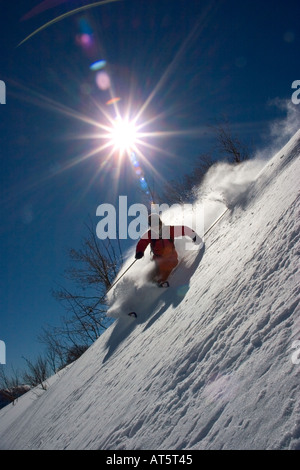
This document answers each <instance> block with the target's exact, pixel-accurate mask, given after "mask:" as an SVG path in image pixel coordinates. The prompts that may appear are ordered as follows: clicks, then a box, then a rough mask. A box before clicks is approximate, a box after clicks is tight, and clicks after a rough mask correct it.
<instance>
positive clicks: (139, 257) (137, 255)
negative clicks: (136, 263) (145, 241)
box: [135, 251, 144, 259]
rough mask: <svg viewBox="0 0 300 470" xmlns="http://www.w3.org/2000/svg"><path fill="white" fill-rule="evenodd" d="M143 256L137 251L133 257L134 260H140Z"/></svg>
mask: <svg viewBox="0 0 300 470" xmlns="http://www.w3.org/2000/svg"><path fill="white" fill-rule="evenodd" d="M143 256H144V253H143V252H142V251H138V252H137V253H136V255H135V259H141V258H142V257H143Z"/></svg>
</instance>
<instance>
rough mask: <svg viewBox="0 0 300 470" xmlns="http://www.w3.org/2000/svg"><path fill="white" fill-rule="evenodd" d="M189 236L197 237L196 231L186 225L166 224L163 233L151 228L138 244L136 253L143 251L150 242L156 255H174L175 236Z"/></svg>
mask: <svg viewBox="0 0 300 470" xmlns="http://www.w3.org/2000/svg"><path fill="white" fill-rule="evenodd" d="M182 236H189V237H191V238H192V239H193V240H194V239H195V238H196V232H194V230H192V229H191V228H189V227H186V226H184V225H164V226H163V227H162V229H161V233H158V232H155V230H151V229H149V230H148V232H146V233H145V234H144V235H143V236H142V238H141V239H140V241H139V242H138V244H137V246H136V253H143V254H144V251H145V250H146V248H147V246H148V245H149V243H150V244H151V250H152V253H153V255H154V256H159V257H160V256H172V254H175V253H176V251H175V246H174V238H179V237H182Z"/></svg>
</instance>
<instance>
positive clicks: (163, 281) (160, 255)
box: [135, 214, 197, 287]
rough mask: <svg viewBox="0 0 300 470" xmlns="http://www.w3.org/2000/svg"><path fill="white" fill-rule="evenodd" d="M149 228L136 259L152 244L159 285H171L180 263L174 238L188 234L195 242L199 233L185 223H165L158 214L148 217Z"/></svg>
mask: <svg viewBox="0 0 300 470" xmlns="http://www.w3.org/2000/svg"><path fill="white" fill-rule="evenodd" d="M148 225H149V227H150V228H149V230H148V231H147V232H146V233H145V234H144V235H143V236H142V238H141V239H140V240H139V242H138V244H137V246H136V254H135V258H136V259H141V258H142V257H143V256H144V252H145V250H146V248H147V246H148V245H149V244H150V246H151V252H152V259H153V260H154V261H155V266H156V276H155V279H156V281H157V285H158V286H159V287H169V283H168V281H167V279H168V277H169V275H170V274H171V272H172V271H173V269H174V268H175V267H176V266H177V264H178V254H177V251H176V249H175V245H174V238H176V237H181V236H184V235H187V236H189V237H191V239H192V240H193V242H194V243H195V242H196V240H197V234H196V232H194V230H192V229H191V228H189V227H186V226H184V225H177V226H174V225H169V226H167V225H164V224H163V222H162V220H161V219H160V217H159V215H158V214H150V215H149V217H148Z"/></svg>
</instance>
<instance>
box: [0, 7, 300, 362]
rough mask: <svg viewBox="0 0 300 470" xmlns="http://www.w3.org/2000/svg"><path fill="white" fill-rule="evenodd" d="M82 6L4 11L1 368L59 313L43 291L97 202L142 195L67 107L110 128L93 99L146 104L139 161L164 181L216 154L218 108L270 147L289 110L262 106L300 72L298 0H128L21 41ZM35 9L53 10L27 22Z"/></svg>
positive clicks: (33, 348) (34, 344) (56, 278)
mask: <svg viewBox="0 0 300 470" xmlns="http://www.w3.org/2000/svg"><path fill="white" fill-rule="evenodd" d="M87 3H93V2H86V1H76V0H74V1H72V0H69V1H66V2H59V1H55V2H52V7H51V2H50V1H49V2H47V3H45V2H41V1H39V0H36V1H33V0H30V1H29V0H22V1H18V0H17V1H16V2H6V3H5V6H4V5H3V4H2V6H1V7H0V13H1V14H0V44H1V61H0V80H3V81H5V83H6V91H7V98H6V104H5V105H0V145H1V149H0V158H1V172H0V179H1V193H0V204H1V228H0V250H1V271H0V276H1V298H0V339H1V340H3V341H5V343H6V346H7V363H8V365H14V366H15V367H20V368H22V367H23V366H24V365H25V364H24V360H22V356H25V357H27V358H30V359H32V358H34V355H35V354H36V353H37V352H39V351H41V350H42V346H41V345H40V344H39V343H38V341H37V336H38V335H39V334H40V332H41V329H42V327H43V326H44V325H45V324H47V323H51V324H54V325H55V324H57V323H58V322H59V317H60V316H61V315H62V314H63V313H64V312H63V310H62V308H61V306H60V305H59V304H58V303H57V302H56V301H55V300H54V299H53V297H52V295H51V290H52V289H53V288H55V285H56V283H59V282H61V281H62V276H63V272H64V270H65V269H66V268H67V267H68V265H69V262H68V257H67V254H66V253H67V250H68V249H69V248H73V247H74V248H78V247H79V244H80V241H81V239H82V238H83V236H84V235H85V233H86V232H85V223H86V222H87V221H88V219H89V217H91V218H92V219H93V221H94V222H95V223H97V218H96V208H97V206H98V205H99V204H101V203H103V202H109V203H114V202H115V201H116V200H117V197H118V195H128V198H129V202H139V198H140V193H139V188H138V183H137V180H136V178H135V175H134V174H133V172H132V170H131V169H130V167H129V168H128V163H127V164H125V163H126V162H123V164H122V167H121V168H119V166H118V163H117V158H116V157H113V156H112V157H111V158H110V159H107V153H108V152H107V151H106V152H96V153H94V154H93V155H92V156H91V157H89V158H83V157H84V156H86V155H88V154H89V153H90V152H92V151H93V150H95V149H96V148H97V147H98V146H99V145H100V144H101V142H100V140H99V139H97V132H98V133H99V129H97V128H96V127H95V126H93V125H91V124H89V123H88V122H84V121H83V120H82V119H77V118H76V117H75V115H76V116H77V117H78V115H80V116H84V117H85V119H86V118H88V119H90V120H94V121H96V122H98V121H99V122H100V123H104V122H105V123H107V120H106V119H105V117H104V115H103V113H102V112H101V111H100V109H99V107H101V109H103V110H105V112H106V113H108V114H109V115H110V116H111V118H113V117H114V112H115V110H114V107H113V106H110V105H106V103H107V101H108V100H109V99H110V98H111V97H120V98H121V100H120V101H119V102H118V107H119V111H120V112H121V113H123V112H125V110H126V109H127V105H128V103H129V102H131V110H132V115H134V114H135V113H136V112H137V111H139V110H140V109H141V107H142V106H143V105H144V103H148V105H147V106H146V107H145V109H144V112H143V113H142V115H141V118H140V120H141V121H142V122H143V120H144V122H148V125H147V126H145V130H147V131H148V132H151V133H153V136H152V137H150V138H149V142H150V143H151V144H152V145H153V148H144V155H145V161H144V162H143V165H144V170H145V175H146V177H147V178H148V180H149V182H151V183H152V181H153V180H155V181H156V184H157V185H158V186H159V185H161V184H162V183H161V181H158V180H157V177H156V176H155V173H154V170H153V169H151V166H150V165H152V167H153V168H154V169H155V170H156V171H157V173H158V174H159V175H160V176H161V178H162V179H166V180H168V179H172V178H176V177H177V176H178V175H180V174H184V173H187V172H189V171H190V170H191V167H192V166H191V165H192V162H193V160H194V158H195V157H196V156H197V155H199V154H201V153H204V152H205V151H207V150H208V149H210V145H211V141H210V135H209V132H208V126H209V125H210V124H212V123H213V122H214V120H216V119H218V118H220V116H222V115H227V116H228V118H229V120H230V122H231V123H232V124H233V127H234V128H236V129H238V130H239V133H240V136H241V137H242V138H245V139H246V140H248V141H249V142H252V143H253V144H254V147H258V146H260V145H264V143H266V136H267V135H268V131H269V126H270V123H271V122H272V121H274V120H275V119H278V118H283V117H284V114H283V112H282V110H280V109H279V108H278V107H276V106H271V105H270V102H271V101H273V100H275V99H277V98H279V99H281V100H290V99H291V95H292V90H291V85H292V82H293V81H294V80H297V79H300V75H299V74H300V71H299V50H300V33H299V17H300V5H299V1H294V0H286V1H282V0H278V1H277V2H271V1H267V2H264V3H263V2H261V1H257V0H252V1H249V0H245V1H243V2H240V1H234V0H225V1H215V2H213V1H197V2H196V1H191V2H187V1H186V0H148V1H145V0H123V1H122V2H114V3H111V4H107V5H105V6H100V7H97V8H93V9H89V10H86V11H85V12H82V13H79V14H76V15H73V16H70V17H68V18H65V19H63V20H62V21H60V22H57V23H55V24H53V25H51V26H49V27H48V28H46V29H44V30H43V31H41V32H40V33H38V34H36V35H35V36H33V37H31V38H30V39H28V40H27V41H26V42H24V43H23V44H22V45H20V46H19V47H18V44H19V43H20V42H21V41H22V40H23V39H25V38H26V37H27V36H28V35H29V34H31V33H32V32H33V31H35V30H36V29H37V28H39V27H41V26H42V25H44V24H45V23H47V22H48V21H50V20H52V19H54V18H56V17H58V16H59V15H62V14H63V13H66V12H68V11H70V10H71V9H73V8H77V7H79V6H83V5H85V4H87ZM40 4H42V5H46V6H48V7H49V8H47V9H45V10H44V11H43V12H40V13H34V12H33V13H32V15H29V16H30V17H29V18H28V19H24V15H26V14H27V13H28V12H30V11H31V10H32V9H33V8H34V7H35V6H37V5H40ZM54 4H55V6H53V5H54ZM50 7H51V8H50ZM22 19H23V20H22ZM84 35H86V36H84ZM88 36H90V37H91V38H92V41H91V43H90V44H89V43H88V42H87V43H85V42H84V41H85V39H87V40H88ZM99 59H103V60H106V62H107V66H106V68H105V71H107V74H108V77H109V79H110V82H111V87H110V88H109V89H108V90H107V89H105V90H103V89H101V88H99V84H98V85H97V83H96V73H95V72H94V71H91V70H90V65H91V63H93V62H94V61H95V60H99ZM149 96H151V99H150V100H149ZM62 110H64V111H66V110H67V113H66V112H62ZM157 131H161V132H162V133H165V135H164V137H161V136H160V137H158V136H157V135H156V134H155V133H156V132H157ZM169 132H172V133H174V135H172V136H171V135H169V134H168V133H169ZM83 137H84V138H83ZM156 147H157V148H158V149H157V148H156ZM159 149H160V150H159ZM106 160H107V161H106ZM104 161H106V163H105V165H104V164H103V162H104ZM146 161H148V162H149V165H147V164H146ZM75 162H77V163H76V164H74V163H75Z"/></svg>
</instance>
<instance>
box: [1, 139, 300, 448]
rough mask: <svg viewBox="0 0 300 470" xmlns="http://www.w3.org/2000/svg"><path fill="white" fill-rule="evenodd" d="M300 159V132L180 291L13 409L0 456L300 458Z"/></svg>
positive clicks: (244, 194) (147, 308) (182, 274)
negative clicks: (232, 454)
mask: <svg viewBox="0 0 300 470" xmlns="http://www.w3.org/2000/svg"><path fill="white" fill-rule="evenodd" d="M299 154H300V131H298V133H297V134H296V135H295V136H294V137H293V138H292V139H291V141H290V142H289V143H288V144H287V145H286V146H285V147H284V148H283V149H282V150H281V151H280V152H279V153H277V154H276V155H275V156H274V157H273V158H272V159H270V160H269V161H268V162H267V163H266V164H265V165H264V167H263V168H260V171H259V173H258V175H257V178H255V179H254V178H253V175H252V176H251V178H250V179H249V181H248V183H247V191H246V190H245V186H244V190H240V191H239V192H238V194H239V198H238V199H237V198H236V197H233V194H232V187H231V193H230V192H229V193H227V194H226V192H225V198H226V200H227V201H229V206H230V210H228V211H227V212H226V214H225V215H224V217H223V218H222V219H221V220H220V221H219V222H218V224H217V225H216V226H215V227H214V228H213V230H211V231H210V232H209V234H208V235H207V237H206V238H205V240H204V242H205V244H204V246H203V248H202V249H201V250H200V251H199V252H198V253H195V252H191V253H193V254H194V258H193V259H191V258H190V259H189V263H187V264H183V265H182V266H181V267H180V269H178V270H177V271H176V273H175V275H174V276H173V285H172V287H170V288H169V289H166V290H164V291H163V292H159V293H158V292H157V291H155V289H154V288H153V291H152V292H151V295H150V296H149V293H148V296H147V292H146V295H145V291H140V292H139V289H138V287H137V288H136V291H135V294H136V298H135V303H136V302H137V299H138V304H139V305H140V312H139V316H138V318H137V319H136V320H135V319H133V318H130V317H124V318H119V319H118V320H117V321H116V322H115V323H114V324H113V325H112V326H111V327H110V328H109V329H108V330H107V332H106V333H105V334H104V335H103V336H101V337H100V338H99V339H98V341H97V342H96V343H95V344H94V345H93V346H92V347H91V348H90V349H89V350H88V351H86V353H85V354H84V355H83V356H82V357H81V358H80V359H78V360H77V361H76V362H75V363H74V364H73V365H72V366H71V367H70V368H69V369H68V370H67V371H66V372H65V373H63V374H61V375H60V376H59V377H56V380H55V381H54V382H53V383H52V384H51V385H50V386H49V388H48V390H47V391H46V392H44V393H42V394H41V395H40V396H39V397H37V396H36V395H33V393H32V392H29V393H27V394H26V395H24V396H23V397H21V398H20V399H19V400H18V402H17V403H16V404H15V405H14V406H12V405H10V406H7V407H6V408H4V409H3V410H1V412H0V447H1V448H4V449H103V450H104V449H106V450H107V449H114V450H117V449H130V450H134V449H139V450H141V449H150V450H166V449H172V450H187V449H188V450H192V449H300V402H299V378H300V364H299V362H300V361H299V360H298V358H299V357H300V352H299V354H298V353H297V349H300V346H299V345H298V344H300V341H299V340H300V319H299V318H300V315H299V313H300V311H299V290H300V283H299V280H300V279H299V258H298V257H299V225H300V218H299V208H300V202H299V178H300V158H299ZM229 187H230V186H229ZM224 191H225V190H224ZM224 191H223V194H224ZM236 194H237V193H236V192H235V195H236ZM190 256H192V255H190ZM137 264H138V263H136V264H135V266H136V265H137ZM140 266H141V265H140ZM187 276H190V278H188V277H187ZM124 277H125V276H124ZM141 289H142V287H141ZM124 295H125V293H124ZM147 299H148V300H147ZM146 300H147V302H146V303H145V304H143V302H144V301H146ZM150 300H151V301H150ZM298 341H299V343H298Z"/></svg>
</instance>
